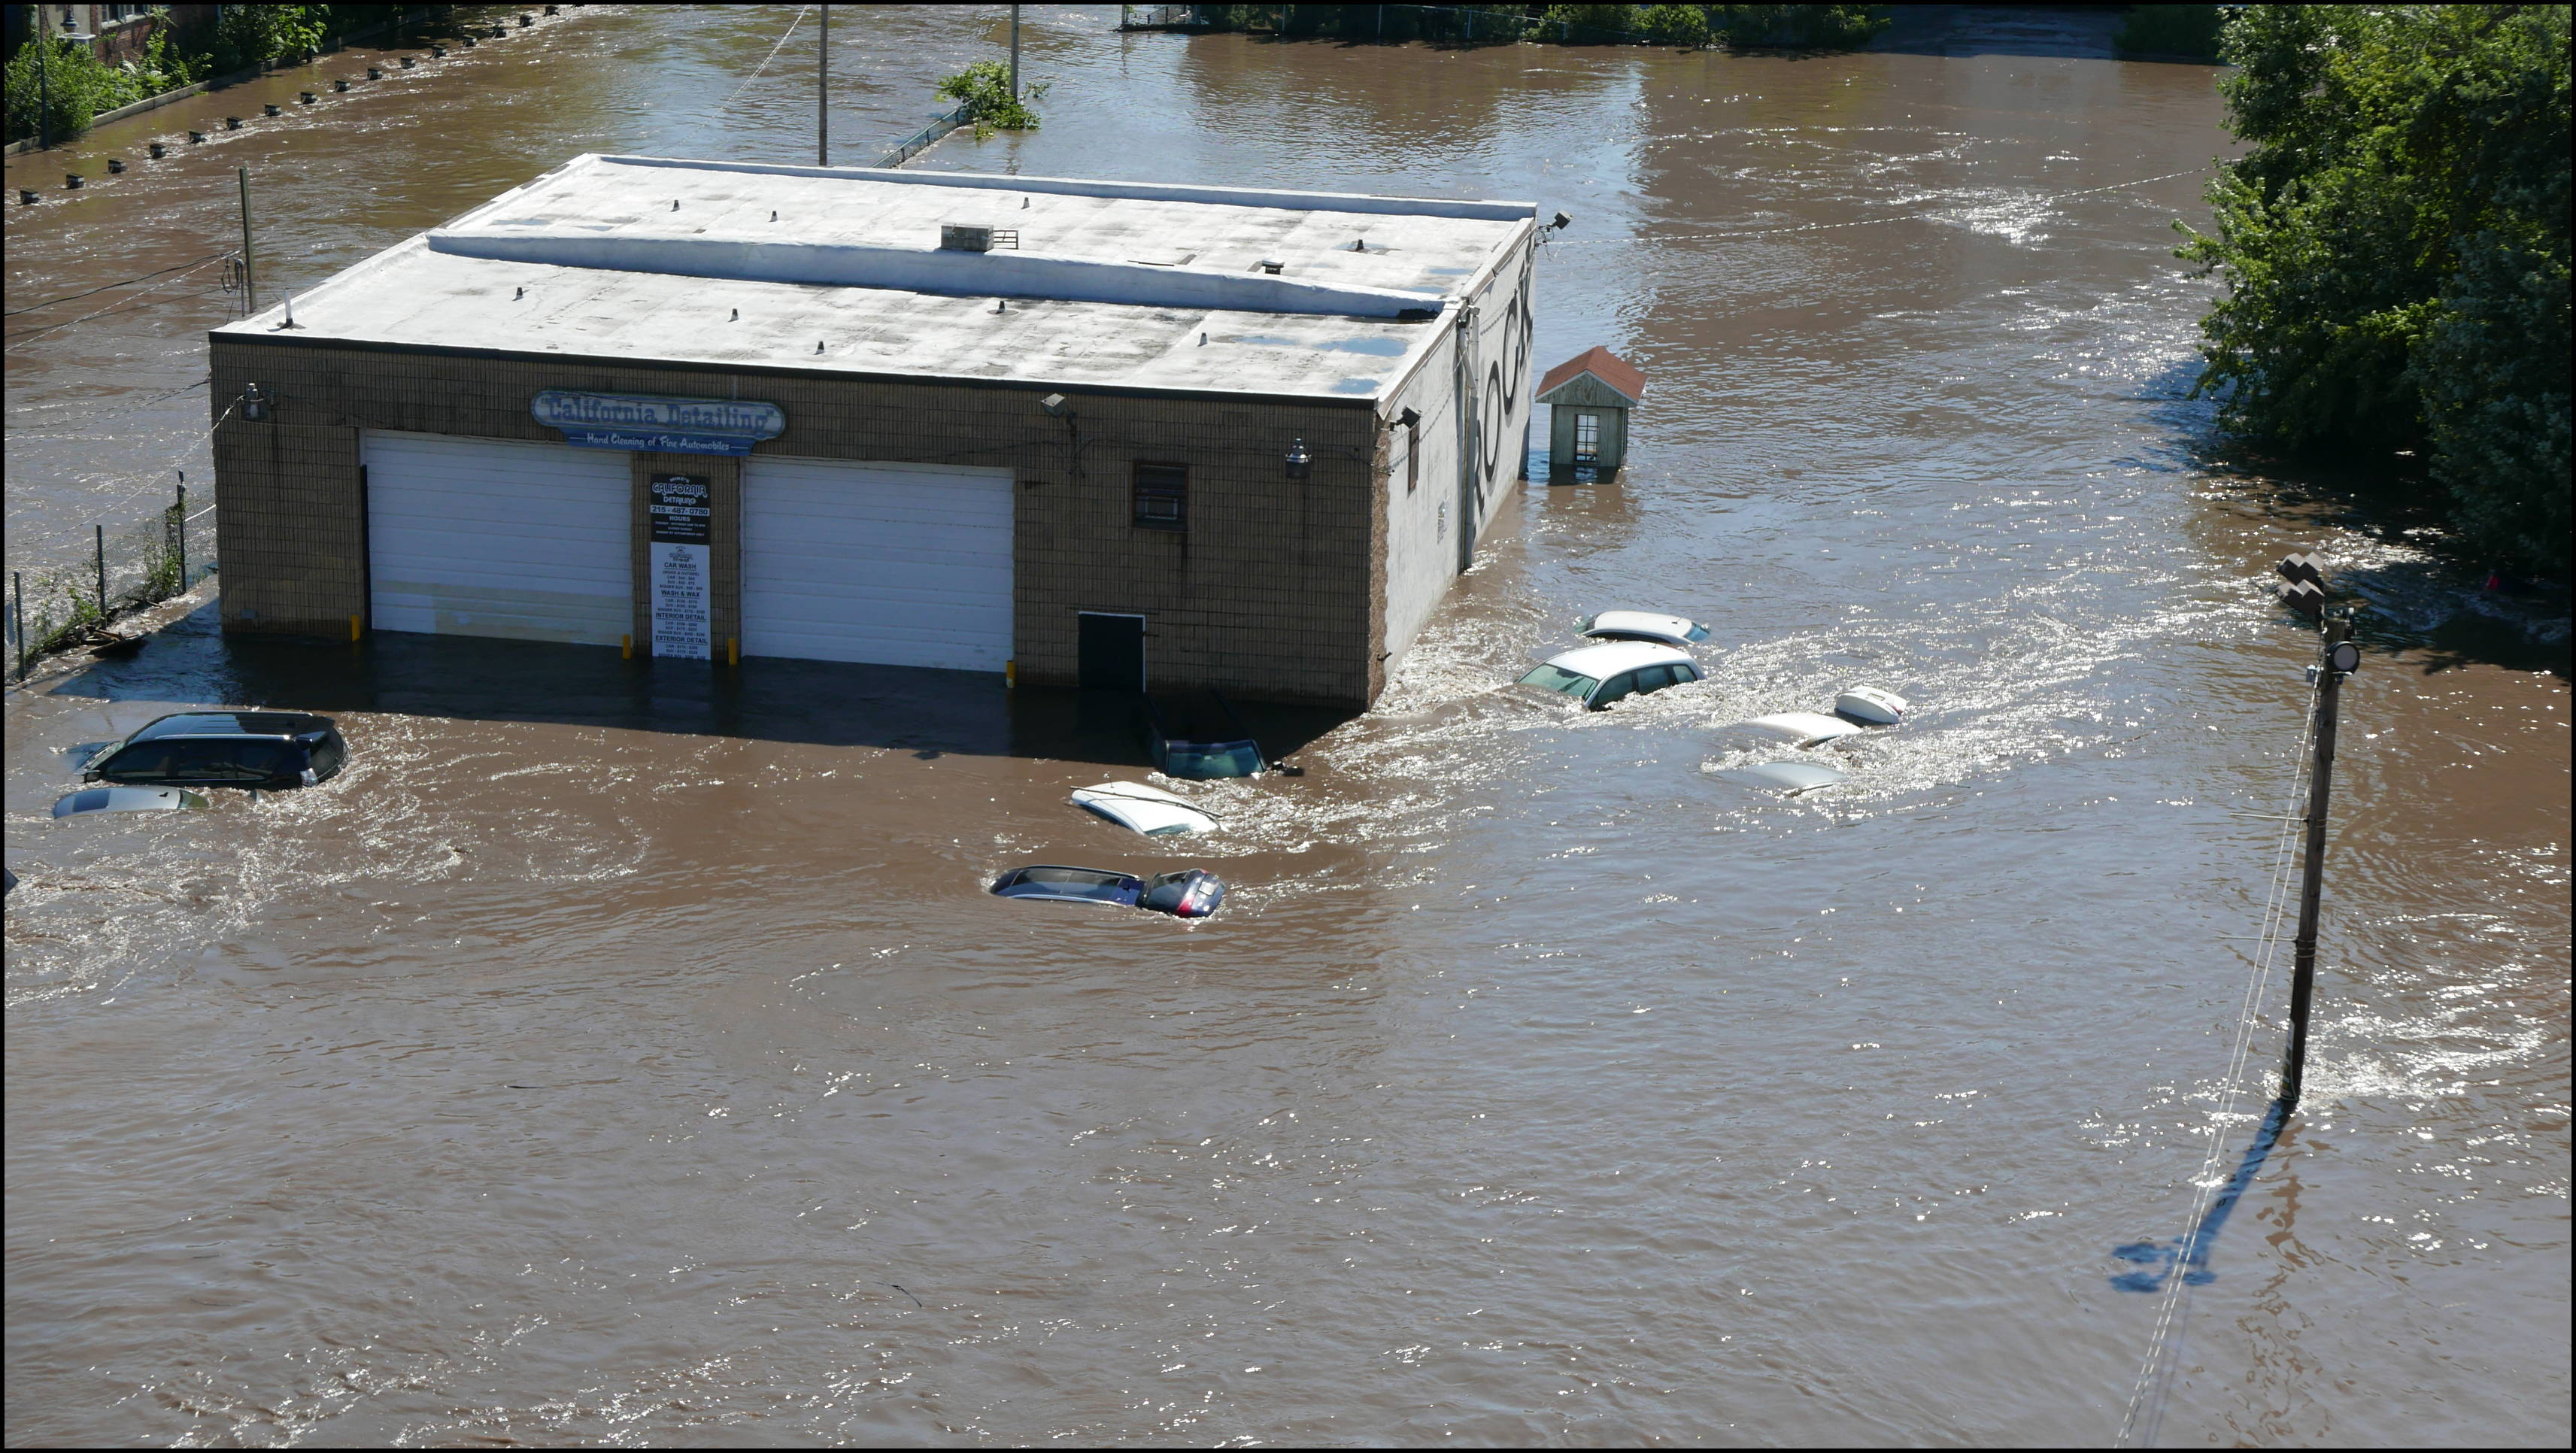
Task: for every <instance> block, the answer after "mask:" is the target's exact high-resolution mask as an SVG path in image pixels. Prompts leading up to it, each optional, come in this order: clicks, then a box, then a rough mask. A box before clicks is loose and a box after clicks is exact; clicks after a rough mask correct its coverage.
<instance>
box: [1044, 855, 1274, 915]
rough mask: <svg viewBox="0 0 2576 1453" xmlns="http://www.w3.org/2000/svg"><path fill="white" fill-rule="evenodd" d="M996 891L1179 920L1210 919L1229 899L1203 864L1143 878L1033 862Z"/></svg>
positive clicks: (1104, 869) (1098, 869)
mask: <svg viewBox="0 0 2576 1453" xmlns="http://www.w3.org/2000/svg"><path fill="white" fill-rule="evenodd" d="M993 892H994V893H996V894H997V895H999V896H1001V897H1004V898H1042V899H1048V900H1051V901H1053V902H1057V903H1107V904H1110V905H1112V906H1113V907H1120V908H1146V909H1151V910H1153V911H1154V912H1156V913H1168V914H1170V915H1172V916H1173V917H1174V918H1205V917H1207V916H1208V915H1209V914H1211V913H1214V912H1216V910H1217V905H1218V904H1220V903H1223V902H1224V901H1225V884H1224V883H1223V882H1222V881H1220V880H1219V879H1218V878H1217V876H1216V874H1214V873H1211V872H1208V871H1207V870H1205V869H1203V868H1183V869H1182V870H1181V871H1179V872H1177V873H1157V874H1155V875H1154V876H1153V877H1151V878H1139V877H1137V876H1136V875H1135V874H1133V873H1121V872H1116V871H1114V870H1112V869H1108V868H1067V867H1062V866H1059V865H1057V864H1054V863H1033V864H1031V865H1029V866H1028V867H1025V868H1013V869H1012V870H1011V871H1009V872H1007V873H1004V874H1003V875H1002V876H1001V877H999V878H996V879H994V880H993Z"/></svg>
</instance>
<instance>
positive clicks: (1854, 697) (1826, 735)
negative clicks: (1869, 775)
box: [1719, 686, 1912, 747]
mask: <svg viewBox="0 0 2576 1453" xmlns="http://www.w3.org/2000/svg"><path fill="white" fill-rule="evenodd" d="M1911 709H1912V708H1911V707H1910V706H1909V705H1908V704H1907V702H1906V700H1905V698H1904V697H1902V696H1899V695H1897V694H1896V693H1895V692H1893V691H1889V690H1887V689H1886V688H1885V687H1880V686H1855V687H1853V688H1852V689H1851V690H1849V691H1846V692H1844V693H1843V694H1842V695H1840V696H1837V697H1835V698H1834V710H1833V714H1832V715H1830V716H1828V715H1826V714H1825V713H1824V712H1821V711H1781V712H1774V713H1772V714H1771V715H1769V716H1757V717H1755V718H1753V719H1752V720H1751V721H1739V722H1734V723H1730V724H1729V725H1727V726H1724V727H1720V728H1719V730H1720V731H1728V732H1743V733H1749V734H1755V735H1760V736H1767V737H1776V738H1778V739H1779V740H1781V741H1784V742H1788V743H1789V744H1791V745H1793V746H1797V747H1820V746H1823V745H1824V744H1825V743H1827V742H1835V741H1840V740H1842V739H1843V738H1844V737H1856V736H1859V735H1860V734H1861V733H1862V732H1864V731H1867V730H1868V729H1869V728H1871V727H1883V726H1895V725H1897V724H1898V723H1900V722H1902V721H1904V720H1905V713H1906V712H1907V711H1909V710H1911Z"/></svg>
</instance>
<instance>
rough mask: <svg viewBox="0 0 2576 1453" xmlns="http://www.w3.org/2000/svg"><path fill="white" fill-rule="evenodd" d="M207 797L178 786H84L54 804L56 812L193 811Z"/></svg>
mask: <svg viewBox="0 0 2576 1453" xmlns="http://www.w3.org/2000/svg"><path fill="white" fill-rule="evenodd" d="M205 805H206V799H204V798H203V797H200V796H198V795H197V794H196V793H194V792H190V791H187V790H185V789H183V788H178V787H84V788H82V789H81V790H80V791H78V792H75V793H72V794H71V795H70V796H68V797H64V798H62V799H61V800H60V801H57V802H56V803H55V804H54V816H56V817H58V818H59V817H77V816H80V815H81V814H83V813H90V812H190V811H194V810H195V809H197V808H201V807H204V806H205Z"/></svg>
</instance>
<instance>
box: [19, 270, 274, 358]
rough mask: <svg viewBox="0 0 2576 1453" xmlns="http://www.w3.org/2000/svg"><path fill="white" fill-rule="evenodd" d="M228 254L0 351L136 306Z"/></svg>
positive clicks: (48, 327) (26, 336) (29, 334)
mask: <svg viewBox="0 0 2576 1453" xmlns="http://www.w3.org/2000/svg"><path fill="white" fill-rule="evenodd" d="M230 256H232V254H231V253H228V252H219V253H217V254H215V255H214V256H212V257H209V258H204V259H201V260H200V261H198V262H195V263H193V264H191V265H189V266H188V267H187V268H186V269H184V270H182V271H180V272H179V273H177V274H176V275H174V276H172V277H169V278H167V279H165V280H164V281H162V282H158V283H155V284H153V285H152V286H151V287H148V288H146V289H144V290H143V291H142V292H140V293H137V294H136V295H134V296H133V297H131V298H127V299H125V300H124V301H122V302H116V303H110V304H108V305H107V306H106V307H104V308H101V309H99V310H98V311H97V312H95V313H83V314H81V315H80V316H79V317H77V318H66V319H64V320H63V321H62V322H59V323H48V324H46V325H45V326H44V327H42V328H36V329H31V330H29V331H27V332H25V333H21V334H19V335H18V336H17V337H15V338H12V339H10V340H9V343H8V346H7V347H6V348H0V352H15V351H16V350H17V349H18V348H19V346H20V345H22V344H25V343H27V342H29V341H31V340H33V339H36V338H41V337H43V336H44V335H45V334H47V333H52V332H55V331H57V330H59V329H63V328H69V327H71V326H73V325H74V324H77V323H86V322H88V321H89V320H90V319H92V318H103V317H106V316H107V315H108V314H110V313H113V312H116V311H118V310H119V309H122V308H131V307H138V306H140V305H141V304H142V302H143V300H144V299H145V298H148V297H150V296H151V295H152V294H154V293H157V292H159V291H161V289H163V288H166V287H168V286H170V284H171V283H175V282H177V281H179V279H180V278H183V277H186V276H187V275H188V274H189V273H191V272H195V271H196V270H197V269H198V268H201V267H208V266H211V265H213V264H215V263H218V262H221V261H223V260H224V259H225V258H227V257H230ZM162 301H164V302H168V301H172V300H170V299H166V298H165V299H163V300H162Z"/></svg>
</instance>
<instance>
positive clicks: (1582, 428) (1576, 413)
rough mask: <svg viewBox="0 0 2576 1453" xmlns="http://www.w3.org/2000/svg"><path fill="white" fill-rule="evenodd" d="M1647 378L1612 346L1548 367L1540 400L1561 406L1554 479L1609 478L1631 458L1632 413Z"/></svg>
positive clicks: (1552, 437) (1552, 434)
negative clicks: (1629, 434)
mask: <svg viewBox="0 0 2576 1453" xmlns="http://www.w3.org/2000/svg"><path fill="white" fill-rule="evenodd" d="M1645 396H1646V376H1645V375H1644V374H1643V373H1640V372H1638V371H1637V369H1636V368H1635V367H1634V366H1633V365H1631V364H1629V363H1628V362H1627V360H1625V359H1623V358H1621V357H1619V356H1618V355H1617V354H1615V353H1612V352H1611V351H1610V350H1609V349H1607V348H1590V349H1586V350H1584V351H1583V352H1581V353H1578V354H1576V355H1575V356H1574V357H1572V358H1569V359H1567V360H1565V361H1564V362H1563V363H1560V364H1558V365H1557V366H1556V367H1554V368H1551V369H1549V370H1548V371H1547V377H1546V378H1544V379H1541V380H1540V381H1539V386H1538V401H1539V402H1540V403H1543V404H1546V405H1548V406H1550V407H1551V408H1553V409H1554V410H1555V418H1556V423H1555V426H1554V427H1553V428H1552V429H1550V430H1549V431H1548V449H1547V458H1548V478H1549V479H1550V480H1551V481H1566V480H1578V481H1579V480H1586V479H1608V478H1609V477H1610V476H1612V475H1614V474H1616V473H1618V472H1619V466H1620V465H1622V464H1624V463H1626V462H1627V458H1628V411H1629V410H1630V409H1633V408H1635V407H1636V406H1637V405H1638V403H1639V402H1640V401H1642V400H1643V399H1644V398H1645Z"/></svg>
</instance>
